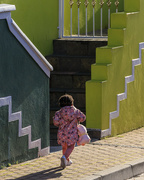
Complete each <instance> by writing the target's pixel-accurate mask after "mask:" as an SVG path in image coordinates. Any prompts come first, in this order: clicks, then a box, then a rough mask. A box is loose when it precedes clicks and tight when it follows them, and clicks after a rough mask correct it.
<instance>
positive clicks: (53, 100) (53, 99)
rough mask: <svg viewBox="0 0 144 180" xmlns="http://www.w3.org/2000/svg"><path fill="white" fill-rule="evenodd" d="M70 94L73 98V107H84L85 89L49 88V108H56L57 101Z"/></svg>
mask: <svg viewBox="0 0 144 180" xmlns="http://www.w3.org/2000/svg"><path fill="white" fill-rule="evenodd" d="M66 93H67V94H70V95H72V96H73V98H74V105H75V106H76V107H79V108H83V107H85V89H66V88H65V89H63V88H60V89H58V88H50V94H51V95H50V106H51V107H58V106H59V105H58V99H59V97H60V96H62V95H63V94H66Z"/></svg>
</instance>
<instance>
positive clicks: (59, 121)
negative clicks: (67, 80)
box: [53, 94, 86, 169]
mask: <svg viewBox="0 0 144 180" xmlns="http://www.w3.org/2000/svg"><path fill="white" fill-rule="evenodd" d="M59 105H60V107H61V109H60V110H59V111H57V112H56V113H55V116H54V117H53V123H54V125H55V126H58V127H59V128H58V134H57V138H58V140H57V141H58V144H60V145H61V146H62V152H63V156H62V157H61V167H62V168H63V169H64V168H65V167H66V166H69V165H71V164H72V161H71V160H70V159H69V156H70V154H71V153H72V151H73V149H74V147H75V143H76V142H77V141H78V129H77V125H78V123H79V122H84V121H85V119H86V116H85V115H84V114H83V113H82V112H81V111H80V110H79V109H77V108H76V107H74V100H73V97H72V96H71V95H68V94H66V95H63V96H61V97H60V98H59Z"/></svg>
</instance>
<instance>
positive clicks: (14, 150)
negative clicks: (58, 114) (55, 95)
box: [0, 20, 50, 166]
mask: <svg viewBox="0 0 144 180" xmlns="http://www.w3.org/2000/svg"><path fill="white" fill-rule="evenodd" d="M0 39H1V41H0V42H1V43H0V56H1V58H0V84H1V88H0V97H7V96H12V113H14V112H18V111H22V127H23V128H24V127H27V126H29V125H31V130H32V139H31V140H32V141H34V140H37V139H39V138H41V148H42V149H43V148H45V147H48V146H50V144H49V141H50V140H49V78H48V77H47V75H46V74H45V73H44V72H43V71H42V69H41V68H40V67H39V66H38V64H37V63H36V62H35V61H34V60H33V59H32V57H31V56H30V55H29V54H28V53H27V51H26V50H25V49H24V48H23V46H22V45H21V44H20V43H19V42H18V41H17V39H16V38H15V37H14V36H13V35H12V34H11V32H10V31H9V29H8V25H7V22H6V20H0ZM18 124H19V122H18V121H13V122H9V123H8V106H3V107H0V142H1V143H0V166H1V165H3V164H7V163H8V162H9V163H15V162H16V161H18V162H21V161H25V160H28V159H32V158H36V157H38V149H37V148H34V149H30V150H29V149H28V136H27V135H26V136H23V137H18V129H19V126H18Z"/></svg>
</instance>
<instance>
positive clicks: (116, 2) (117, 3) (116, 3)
mask: <svg viewBox="0 0 144 180" xmlns="http://www.w3.org/2000/svg"><path fill="white" fill-rule="evenodd" d="M118 5H119V1H118V0H116V1H115V6H116V13H117V12H118Z"/></svg>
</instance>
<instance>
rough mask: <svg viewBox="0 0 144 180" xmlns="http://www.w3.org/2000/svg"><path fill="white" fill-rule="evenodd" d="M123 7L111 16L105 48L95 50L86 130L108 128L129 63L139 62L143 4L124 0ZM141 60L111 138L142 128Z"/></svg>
mask: <svg viewBox="0 0 144 180" xmlns="http://www.w3.org/2000/svg"><path fill="white" fill-rule="evenodd" d="M124 7H125V9H124V10H125V11H124V12H122V13H117V14H116V13H114V14H112V16H111V29H109V31H108V46H106V47H102V48H97V49H96V64H93V65H92V73H91V74H92V78H91V81H88V82H87V83H86V113H87V127H88V128H96V129H101V130H105V129H108V128H109V113H110V112H113V111H116V110H117V94H120V93H124V92H125V76H129V75H131V74H132V60H133V59H136V58H139V43H140V42H144V33H143V29H144V24H143V23H142V22H143V18H144V1H143V0H137V1H135V0H125V1H124ZM129 12H131V13H129ZM142 57H143V58H142V64H141V65H138V66H136V67H135V79H134V82H131V83H128V85H127V87H128V89H127V99H125V100H123V101H120V114H119V116H118V117H117V118H115V119H113V120H112V134H111V135H116V134H119V133H123V132H127V131H130V130H132V129H136V128H138V127H141V126H144V120H143V117H144V111H143V105H144V95H143V92H142V89H143V88H144V81H143V75H144V74H143V72H144V66H143V61H144V56H142Z"/></svg>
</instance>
